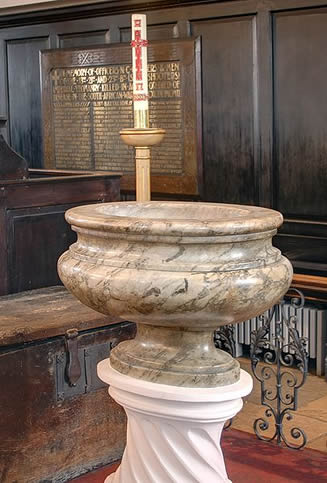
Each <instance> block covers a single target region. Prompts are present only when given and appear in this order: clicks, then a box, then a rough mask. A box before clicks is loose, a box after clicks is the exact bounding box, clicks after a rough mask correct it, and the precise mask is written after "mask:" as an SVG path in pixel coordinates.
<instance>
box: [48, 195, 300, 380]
mask: <svg viewBox="0 0 327 483" xmlns="http://www.w3.org/2000/svg"><path fill="white" fill-rule="evenodd" d="M66 219H67V221H68V222H69V223H70V224H71V226H72V229H73V230H75V231H76V232H77V235H78V240H77V242H76V243H75V244H73V245H72V246H71V247H70V249H69V250H68V251H67V252H66V253H64V254H63V255H62V256H61V258H60V260H59V263H58V271H59V275H60V277H61V279H62V281H63V282H64V284H65V286H66V287H67V288H68V290H70V291H71V292H72V293H73V294H74V295H75V296H76V297H77V298H78V299H79V300H81V301H82V302H83V303H84V304H86V305H88V306H89V307H91V308H93V309H95V310H97V311H99V312H101V313H104V314H111V315H116V316H119V317H121V318H123V319H125V320H130V321H134V322H136V323H137V324H138V332H137V336H136V338H135V339H134V340H133V341H125V342H122V343H121V344H119V346H117V347H116V348H115V349H114V350H113V351H112V353H111V364H112V367H114V368H115V369H116V370H117V371H119V372H121V373H123V374H128V375H130V376H132V377H136V378H140V379H144V380H148V381H151V382H157V383H162V384H171V385H176V386H185V387H195V386H197V387H215V386H221V385H226V384H232V383H234V382H236V381H237V380H238V379H239V364H238V362H237V361H235V360H234V359H232V358H231V357H230V356H229V355H227V354H225V353H224V352H222V351H217V350H216V349H215V347H214V344H213V337H212V334H213V331H214V330H215V329H216V328H217V327H218V326H220V325H224V324H230V323H236V322H240V321H243V320H247V319H249V318H252V317H254V316H256V315H258V314H261V313H262V312H264V311H265V310H266V309H268V308H269V307H271V306H272V305H273V304H274V303H275V302H277V301H278V299H279V298H280V297H281V296H282V295H283V294H284V293H285V292H286V291H287V289H288V287H289V285H290V282H291V279H292V267H291V264H290V263H289V261H288V260H287V259H286V258H285V257H283V256H282V255H281V253H280V251H279V250H278V249H277V248H275V247H273V245H272V237H273V235H274V234H275V233H276V231H277V228H278V227H279V226H280V225H281V224H282V216H281V214H280V213H278V212H276V211H274V210H269V209H265V208H261V207H254V206H244V205H227V204H218V203H192V202H155V201H152V202H147V203H138V202H121V203H108V204H100V205H87V206H82V207H77V208H73V209H71V210H69V211H68V212H67V213H66Z"/></svg>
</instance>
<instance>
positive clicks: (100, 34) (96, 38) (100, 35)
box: [58, 30, 110, 48]
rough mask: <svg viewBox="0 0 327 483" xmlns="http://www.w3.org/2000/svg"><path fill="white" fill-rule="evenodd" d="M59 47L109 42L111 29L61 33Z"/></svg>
mask: <svg viewBox="0 0 327 483" xmlns="http://www.w3.org/2000/svg"><path fill="white" fill-rule="evenodd" d="M58 38H59V45H58V47H59V48H70V47H82V46H84V45H97V44H107V43H109V41H110V31H109V30H95V31H91V32H78V33H69V34H59V35H58Z"/></svg>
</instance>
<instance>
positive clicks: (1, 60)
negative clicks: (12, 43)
mask: <svg viewBox="0 0 327 483" xmlns="http://www.w3.org/2000/svg"><path fill="white" fill-rule="evenodd" d="M5 66H6V43H5V41H4V40H1V39H0V134H2V135H3V136H4V138H5V139H6V140H7V139H8V124H7V119H8V85H7V76H6V68H5Z"/></svg>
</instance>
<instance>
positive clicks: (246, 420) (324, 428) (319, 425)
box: [233, 359, 327, 453]
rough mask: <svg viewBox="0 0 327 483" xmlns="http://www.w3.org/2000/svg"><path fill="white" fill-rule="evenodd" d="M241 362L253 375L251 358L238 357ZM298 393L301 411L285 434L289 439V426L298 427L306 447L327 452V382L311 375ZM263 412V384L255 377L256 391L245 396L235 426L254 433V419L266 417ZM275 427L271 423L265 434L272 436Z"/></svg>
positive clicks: (295, 415)
mask: <svg viewBox="0 0 327 483" xmlns="http://www.w3.org/2000/svg"><path fill="white" fill-rule="evenodd" d="M239 361H240V363H241V366H242V368H243V369H244V370H246V371H247V372H249V373H250V374H251V367H250V361H249V360H248V359H239ZM298 395H299V400H298V410H297V411H296V412H295V413H294V418H293V420H292V421H286V420H285V421H284V429H285V434H287V437H288V438H289V436H290V429H291V428H292V427H294V426H297V427H299V428H301V429H303V430H304V431H305V433H306V435H307V440H308V442H307V445H306V447H307V448H313V449H317V450H319V451H324V452H326V453H327V382H326V381H325V380H324V378H323V377H317V376H314V375H311V374H309V375H308V378H307V380H306V382H305V384H304V386H303V387H302V388H301V389H300V390H299V392H298ZM264 412H265V408H264V407H263V406H261V404H260V384H259V382H258V381H257V380H256V379H254V388H253V391H252V392H251V394H250V395H249V396H247V397H246V398H244V407H243V409H242V411H241V412H240V413H239V414H238V415H237V416H236V417H235V419H234V421H233V428H234V429H239V430H241V431H246V432H248V433H250V434H251V433H252V434H253V433H254V431H253V421H254V420H255V419H257V418H259V417H262V416H264ZM266 419H267V418H266ZM270 419H271V418H270ZM268 420H269V419H268ZM273 430H274V425H273V423H272V424H271V425H270V428H269V429H268V430H267V431H265V434H266V435H267V436H270V435H272V434H273V433H272V431H273ZM295 443H296V441H295Z"/></svg>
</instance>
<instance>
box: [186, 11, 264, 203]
mask: <svg viewBox="0 0 327 483" xmlns="http://www.w3.org/2000/svg"><path fill="white" fill-rule="evenodd" d="M253 22H254V16H242V17H232V18H228V19H224V18H221V19H215V20H204V21H197V22H192V24H191V25H192V34H193V35H196V36H198V35H201V38H202V49H201V51H202V82H203V106H202V109H203V149H204V173H205V191H206V192H205V197H206V199H207V200H209V201H221V202H227V203H245V204H254V203H255V202H256V200H257V193H256V190H255V184H254V178H255V175H256V173H255V170H254V132H253V123H254V112H253V111H254V96H253V87H254V85H253Z"/></svg>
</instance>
